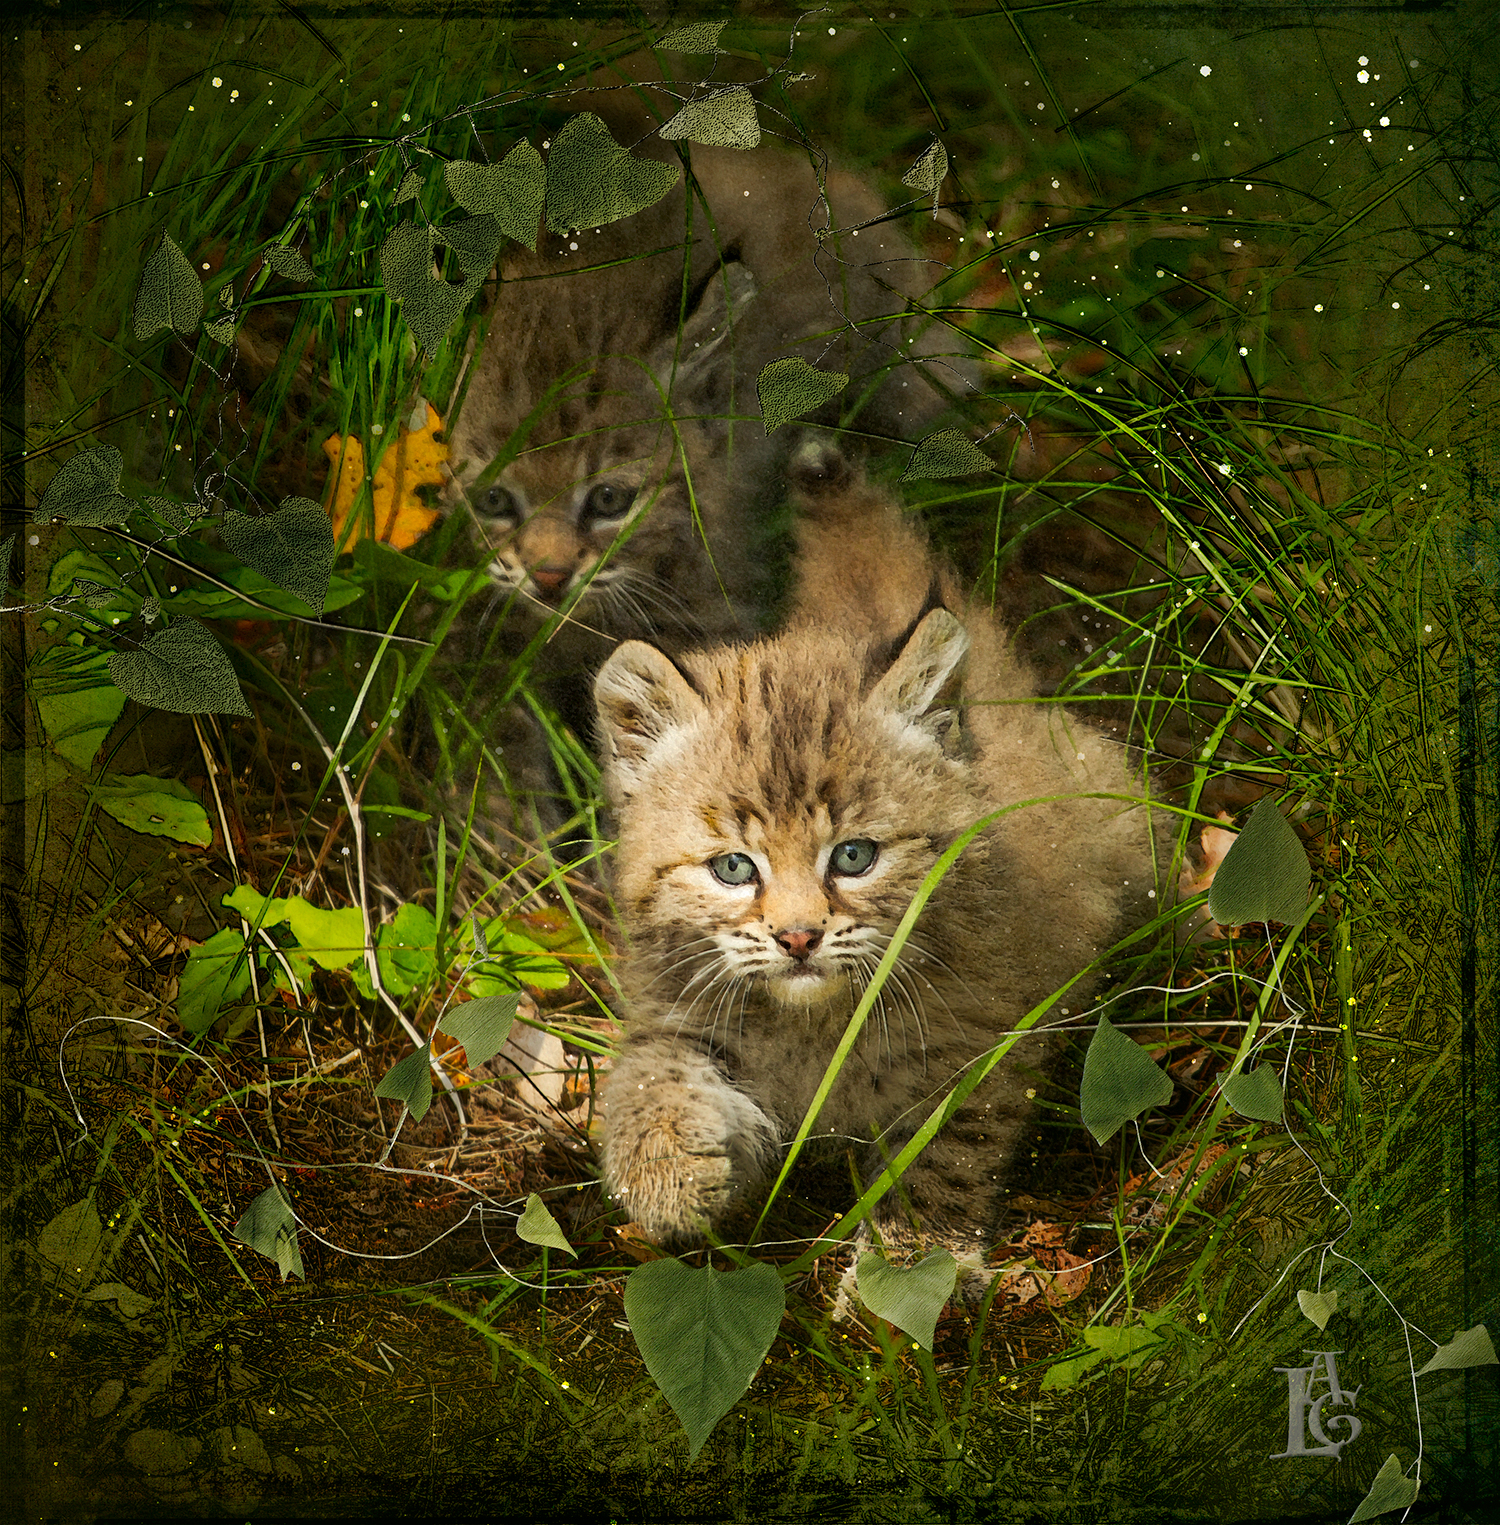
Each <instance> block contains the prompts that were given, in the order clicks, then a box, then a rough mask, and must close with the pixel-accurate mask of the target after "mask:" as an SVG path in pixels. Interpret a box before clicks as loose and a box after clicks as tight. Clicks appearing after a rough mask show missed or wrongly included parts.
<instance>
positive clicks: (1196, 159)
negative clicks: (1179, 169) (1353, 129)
mask: <svg viewBox="0 0 1500 1525" xmlns="http://www.w3.org/2000/svg"><path fill="white" fill-rule="evenodd" d="M1329 141H1330V142H1331V141H1332V140H1331V139H1330V140H1329ZM1197 162H1198V155H1197V154H1194V155H1193V163H1194V164H1196V163H1197Z"/></svg>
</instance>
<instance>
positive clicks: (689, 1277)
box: [625, 1260, 786, 1461]
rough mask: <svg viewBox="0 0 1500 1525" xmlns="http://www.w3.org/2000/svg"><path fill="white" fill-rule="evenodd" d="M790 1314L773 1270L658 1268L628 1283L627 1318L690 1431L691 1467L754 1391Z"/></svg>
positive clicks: (644, 1269)
mask: <svg viewBox="0 0 1500 1525" xmlns="http://www.w3.org/2000/svg"><path fill="white" fill-rule="evenodd" d="M785 1312H786V1292H785V1290H784V1289H783V1287H782V1285H781V1278H780V1277H779V1276H778V1275H777V1274H776V1272H775V1271H774V1270H773V1269H772V1268H771V1267H770V1266H768V1265H760V1264H756V1265H748V1266H741V1267H740V1268H739V1269H738V1270H735V1271H729V1272H727V1273H726V1272H724V1271H716V1270H715V1269H714V1268H713V1267H712V1266H703V1267H702V1268H701V1269H699V1270H696V1271H695V1270H693V1269H692V1268H691V1267H689V1266H685V1265H684V1264H683V1263H682V1262H681V1261H680V1260H651V1261H647V1262H646V1264H645V1265H640V1266H637V1267H636V1268H635V1270H633V1271H632V1272H631V1273H630V1275H629V1276H628V1277H627V1278H626V1281H625V1317H626V1318H627V1319H629V1320H630V1332H631V1334H633V1335H634V1336H635V1343H636V1345H637V1346H638V1347H639V1349H640V1352H641V1359H642V1360H643V1361H644V1362H645V1363H646V1370H647V1371H648V1372H650V1373H651V1377H652V1380H653V1381H654V1382H655V1383H656V1385H657V1386H658V1387H659V1388H660V1389H661V1390H662V1393H663V1394H664V1395H665V1396H666V1400H667V1402H668V1403H670V1404H671V1405H672V1411H673V1413H675V1414H676V1415H677V1417H678V1419H679V1420H680V1421H681V1422H682V1427H683V1429H684V1430H686V1431H687V1437H688V1460H689V1461H691V1460H692V1459H693V1457H695V1456H697V1454H698V1452H699V1451H700V1450H701V1449H702V1446H703V1442H704V1441H705V1440H707V1439H708V1437H709V1436H710V1435H711V1434H712V1433H713V1429H714V1426H715V1425H716V1424H718V1422H719V1421H720V1420H721V1419H722V1418H723V1417H724V1415H725V1414H727V1413H728V1412H729V1411H730V1409H732V1408H733V1407H734V1405H735V1404H736V1403H738V1402H739V1400H740V1397H741V1396H742V1395H743V1393H744V1392H745V1389H746V1388H748V1387H749V1386H750V1383H751V1381H752V1380H753V1379H754V1377H755V1373H756V1372H757V1371H758V1370H759V1369H760V1363H761V1362H762V1361H763V1360H765V1357H766V1352H767V1351H768V1350H769V1349H770V1348H771V1341H772V1340H774V1339H775V1338H776V1331H777V1330H778V1329H779V1328H780V1327H781V1317H782V1314H783V1313H785Z"/></svg>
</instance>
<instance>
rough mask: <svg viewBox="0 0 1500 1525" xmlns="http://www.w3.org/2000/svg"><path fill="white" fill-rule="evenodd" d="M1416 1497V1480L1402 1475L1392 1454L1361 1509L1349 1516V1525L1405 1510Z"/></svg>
mask: <svg viewBox="0 0 1500 1525" xmlns="http://www.w3.org/2000/svg"><path fill="white" fill-rule="evenodd" d="M1416 1497H1417V1481H1416V1479H1415V1478H1411V1477H1407V1476H1405V1475H1404V1474H1403V1473H1402V1471H1401V1463H1400V1462H1399V1461H1398V1460H1397V1459H1396V1455H1395V1453H1394V1452H1392V1453H1391V1454H1390V1455H1389V1456H1387V1457H1386V1459H1385V1465H1384V1466H1383V1467H1382V1468H1381V1469H1380V1471H1379V1472H1377V1473H1376V1474H1375V1481H1374V1482H1373V1483H1371V1484H1370V1491H1369V1492H1368V1493H1367V1494H1366V1495H1365V1496H1364V1499H1363V1500H1362V1501H1361V1503H1360V1506H1359V1508H1358V1509H1356V1510H1355V1511H1354V1513H1353V1514H1351V1515H1350V1516H1349V1525H1358V1522H1359V1521H1360V1520H1373V1519H1374V1518H1375V1516H1376V1515H1377V1514H1389V1513H1390V1511H1391V1510H1392V1509H1405V1508H1406V1506H1407V1505H1408V1504H1411V1503H1413V1502H1414V1501H1415V1500H1416Z"/></svg>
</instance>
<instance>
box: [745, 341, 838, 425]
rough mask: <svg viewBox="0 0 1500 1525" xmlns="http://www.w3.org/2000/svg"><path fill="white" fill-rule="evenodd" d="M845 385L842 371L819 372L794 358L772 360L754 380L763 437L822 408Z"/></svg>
mask: <svg viewBox="0 0 1500 1525" xmlns="http://www.w3.org/2000/svg"><path fill="white" fill-rule="evenodd" d="M848 385H849V378H848V376H846V375H845V374H844V373H843V372H842V371H820V370H819V369H818V368H817V366H815V365H809V364H808V363H807V361H805V360H801V359H798V358H797V357H795V356H793V357H791V358H790V359H786V360H773V361H772V362H771V363H770V364H769V365H767V366H764V367H763V368H762V369H761V373H760V375H759V376H757V377H756V379H755V395H756V396H757V397H758V398H759V399H760V414H761V421H762V422H763V423H764V424H765V428H766V433H767V434H773V433H774V432H775V431H776V430H777V429H779V428H780V427H781V426H782V425H783V424H789V423H791V421H792V420H793V419H794V418H801V417H802V415H803V414H804V413H811V412H812V411H813V410H814V409H816V408H821V407H822V406H823V404H824V403H825V402H829V401H831V400H832V399H833V398H835V397H837V396H838V395H839V393H840V392H842V391H843V390H844V388H845V387H846V386H848Z"/></svg>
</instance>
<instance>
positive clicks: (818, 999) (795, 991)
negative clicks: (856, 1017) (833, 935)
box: [766, 964, 849, 1006]
mask: <svg viewBox="0 0 1500 1525" xmlns="http://www.w3.org/2000/svg"><path fill="white" fill-rule="evenodd" d="M766 985H767V988H768V989H769V990H770V992H771V999H772V1000H773V1001H777V1002H779V1003H780V1004H781V1005H783V1006H823V1005H826V1004H827V1003H828V1002H829V1001H832V1000H834V999H835V998H836V997H838V996H840V995H842V994H844V993H845V992H846V991H847V990H848V988H849V982H848V981H847V980H846V979H845V978H844V977H843V975H842V974H828V973H825V972H824V971H823V970H821V969H809V968H808V967H807V966H806V965H805V964H804V965H802V966H800V967H799V968H797V969H796V970H794V971H793V972H792V973H790V974H784V975H779V976H773V977H772V978H771V979H769V980H767V981H766Z"/></svg>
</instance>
